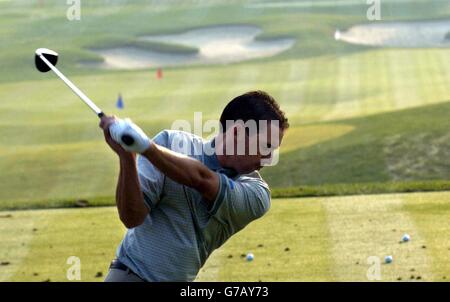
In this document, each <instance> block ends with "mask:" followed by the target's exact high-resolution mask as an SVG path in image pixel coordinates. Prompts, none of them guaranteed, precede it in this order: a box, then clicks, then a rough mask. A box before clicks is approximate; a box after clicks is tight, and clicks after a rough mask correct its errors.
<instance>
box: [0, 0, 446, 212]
mask: <svg viewBox="0 0 450 302" xmlns="http://www.w3.org/2000/svg"><path fill="white" fill-rule="evenodd" d="M365 2H366V1H363V0H361V3H360V4H358V3H357V2H355V1H352V2H351V3H344V2H342V3H341V4H342V5H335V3H334V2H333V1H295V2H293V3H291V4H289V5H288V4H286V3H285V4H284V6H283V5H281V6H280V5H270V3H266V4H264V5H249V4H248V3H246V2H245V1H171V3H172V4H174V5H172V6H171V5H166V4H164V2H158V3H157V4H154V5H146V2H144V1H133V3H129V2H123V1H119V2H118V5H107V6H105V5H101V4H95V3H91V2H89V3H88V4H83V10H82V19H81V21H80V22H69V21H68V20H67V19H66V17H65V13H64V12H65V9H66V8H67V5H65V4H64V3H59V2H56V1H53V2H52V1H45V3H46V4H45V5H44V6H42V7H40V6H39V5H37V4H30V3H29V2H27V1H14V2H12V1H11V2H0V17H1V18H0V25H1V26H0V28H1V29H0V31H1V33H2V36H3V37H4V39H6V40H7V41H8V42H9V43H6V44H7V45H6V44H5V43H3V44H2V45H0V61H1V62H2V72H1V73H0V98H1V99H2V102H1V103H0V124H1V127H0V170H1V171H2V173H1V174H0V208H1V209H17V208H29V207H33V208H36V207H39V208H42V207H49V206H52V207H58V206H64V205H67V204H68V202H67V201H68V200H76V199H88V200H89V201H90V202H91V203H92V204H101V205H112V204H111V202H109V200H111V197H112V196H113V195H114V185H115V181H116V174H117V166H118V165H117V162H116V159H115V156H114V155H113V154H111V151H110V150H108V148H107V146H106V145H105V144H104V142H103V137H102V133H101V132H100V131H99V129H98V128H97V120H96V119H95V117H93V116H92V115H91V113H90V112H88V109H87V108H85V106H84V105H83V104H81V103H80V101H79V100H78V99H77V97H76V96H74V95H72V93H71V92H70V91H68V90H67V88H66V87H64V85H63V84H62V83H61V82H60V81H59V80H58V79H56V78H55V76H54V75H52V74H46V75H42V74H39V73H38V72H36V71H35V70H34V67H33V66H32V57H33V52H34V50H35V49H36V48H38V47H44V46H45V47H50V48H53V49H56V50H57V51H58V52H59V53H60V56H61V58H60V59H61V62H60V65H59V66H60V68H61V70H63V71H64V73H65V74H66V75H68V76H69V77H70V78H71V79H72V80H73V81H74V82H75V83H76V84H77V85H78V86H79V87H80V88H81V89H82V90H83V91H84V92H86V94H88V95H89V96H90V97H91V98H92V99H93V100H94V101H95V102H96V104H98V105H99V107H101V108H102V109H103V110H104V111H105V112H107V113H114V114H117V115H119V116H121V117H130V118H132V119H133V120H134V121H136V122H137V123H138V124H139V125H140V126H141V127H142V128H143V129H144V130H145V131H146V132H147V133H148V135H149V136H154V135H155V134H157V133H158V132H159V131H161V130H162V129H165V128H170V127H171V125H172V123H173V122H174V120H176V119H180V120H187V121H189V122H192V121H193V118H194V112H201V113H202V118H203V122H205V121H207V120H209V119H218V118H219V114H220V112H221V110H222V109H223V107H224V105H225V104H226V103H227V102H228V101H229V100H230V99H231V98H233V97H234V96H236V95H238V94H241V93H243V92H245V91H248V90H253V89H263V90H266V91H268V92H269V93H270V94H272V95H273V96H274V97H275V98H276V99H277V100H278V101H279V102H280V104H281V107H282V108H283V110H284V111H285V112H286V114H287V116H288V118H289V121H290V123H291V125H292V127H291V129H290V130H289V131H288V133H287V135H286V138H285V140H284V143H283V146H282V148H281V157H280V163H279V165H277V166H275V167H273V168H271V169H267V170H266V169H265V170H263V171H262V173H263V176H264V178H265V179H266V180H267V181H268V183H269V184H270V185H271V186H272V187H273V188H275V187H276V188H284V187H292V186H305V185H312V186H321V185H333V184H355V183H362V184H364V183H368V182H377V183H389V182H392V181H395V182H399V183H402V182H408V181H428V182H429V184H428V188H433V186H434V182H435V181H447V182H448V179H449V177H450V172H449V171H450V169H449V167H450V162H449V158H450V157H449V156H448V150H450V148H449V147H450V146H449V141H450V140H449V139H448V127H449V126H450V125H449V123H450V122H449V119H448V116H447V114H446V112H448V109H449V104H450V103H449V101H450V100H449V97H450V86H449V85H448V83H449V82H450V56H449V55H448V48H446V47H442V48H410V49H401V48H399V49H397V48H380V47H365V46H360V45H352V44H348V43H345V42H342V41H336V40H335V39H334V32H335V30H336V29H337V28H339V29H345V28H349V27H351V26H353V25H356V24H360V23H365V22H366V21H367V20H366V19H365V16H366V9H367V5H366V3H365ZM175 3H176V5H175ZM382 9H383V10H384V11H386V12H389V14H387V15H386V16H384V21H390V20H409V21H413V20H435V19H436V20H448V19H449V15H450V8H449V6H448V2H447V1H444V0H443V1H440V0H438V1H432V2H429V1H411V2H408V3H407V4H406V3H405V2H404V1H403V2H402V3H399V4H396V2H395V1H387V2H383V7H382ZM134 20H148V21H145V22H134ZM173 20H176V22H174V21H173ZM324 20H326V22H324ZM293 24H295V26H292V25H293ZM221 25H246V26H251V28H258V32H259V34H258V35H257V36H256V38H255V39H256V40H255V41H257V42H259V43H263V42H264V43H266V42H267V41H277V39H293V41H295V43H294V44H293V45H292V47H290V48H289V49H287V50H285V51H283V52H281V53H279V54H277V55H275V56H272V57H267V58H256V59H253V60H247V61H242V62H239V63H235V64H227V65H224V64H210V65H192V66H190V65H187V66H179V67H168V68H165V69H164V78H163V79H162V80H157V79H156V76H155V68H145V69H131V70H129V69H127V70H115V69H102V68H94V67H86V66H85V65H83V64H82V63H83V62H84V63H89V62H90V63H92V64H95V63H101V60H102V57H101V56H100V55H99V54H97V52H96V51H98V50H99V49H103V50H105V49H109V48H111V49H113V48H120V47H125V46H129V47H141V48H142V49H144V50H145V49H152V50H159V51H161V50H163V51H167V52H168V53H172V54H173V53H175V54H180V53H181V54H182V53H192V52H193V51H195V49H192V48H189V47H185V46H177V45H173V46H171V47H169V46H167V44H157V43H156V42H151V43H150V42H148V41H141V40H139V38H140V37H143V36H152V35H153V36H154V35H156V36H157V35H161V34H167V35H169V34H181V33H184V32H186V30H189V29H196V28H207V27H211V28H215V27H214V26H221ZM85 33H89V34H85ZM290 41H291V40H290ZM88 66H90V65H88ZM92 66H94V65H92ZM119 93H121V94H122V96H123V99H124V104H125V108H124V109H123V110H118V109H117V108H116V107H115V101H116V99H117V96H118V94H119ZM191 130H193V126H192V129H191ZM208 134H209V133H203V135H204V136H207V135H208ZM429 146H432V147H431V148H428V147H429ZM368 159H370V160H368ZM415 159H418V160H417V161H415ZM404 187H406V189H408V184H406V185H404ZM23 188H26V190H23ZM409 189H410V190H411V188H409ZM421 189H425V187H424V186H416V187H415V189H414V190H421ZM434 189H435V190H439V189H440V188H439V186H437V185H436V186H434ZM369 192H370V190H369V191H367V192H366V193H369ZM363 193H364V192H363ZM103 197H106V198H104V199H102V201H101V202H98V199H99V198H103ZM49 201H51V202H49Z"/></svg>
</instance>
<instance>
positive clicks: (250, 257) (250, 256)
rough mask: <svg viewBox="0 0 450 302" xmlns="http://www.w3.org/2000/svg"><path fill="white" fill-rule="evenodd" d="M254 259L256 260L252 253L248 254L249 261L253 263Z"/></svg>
mask: <svg viewBox="0 0 450 302" xmlns="http://www.w3.org/2000/svg"><path fill="white" fill-rule="evenodd" d="M254 258H255V256H254V255H253V254H252V253H248V254H247V257H246V259H247V261H253V259H254Z"/></svg>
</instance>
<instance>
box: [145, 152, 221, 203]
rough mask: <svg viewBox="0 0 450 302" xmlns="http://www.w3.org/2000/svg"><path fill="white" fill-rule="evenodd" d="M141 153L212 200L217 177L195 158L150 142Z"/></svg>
mask: <svg viewBox="0 0 450 302" xmlns="http://www.w3.org/2000/svg"><path fill="white" fill-rule="evenodd" d="M142 155H143V156H144V157H145V158H147V159H148V160H149V161H150V162H151V163H152V164H153V165H154V166H155V167H157V168H158V169H159V170H160V171H161V172H162V173H163V174H165V175H167V176H168V177H169V178H171V179H172V180H174V181H176V182H178V183H180V184H182V185H186V186H188V187H191V188H194V189H196V190H198V191H199V192H200V193H201V194H202V195H203V196H204V197H205V198H206V199H207V200H209V201H211V200H214V198H215V196H216V194H217V191H218V190H219V179H218V178H219V177H218V176H217V174H216V173H214V172H212V171H211V170H209V169H208V167H206V166H205V165H204V164H202V163H201V162H199V161H198V160H196V159H193V158H190V157H188V156H184V155H182V154H178V153H176V152H173V151H171V150H169V149H167V148H164V147H161V146H159V145H157V144H152V145H151V146H150V148H148V149H147V150H146V151H145V152H144V153H142Z"/></svg>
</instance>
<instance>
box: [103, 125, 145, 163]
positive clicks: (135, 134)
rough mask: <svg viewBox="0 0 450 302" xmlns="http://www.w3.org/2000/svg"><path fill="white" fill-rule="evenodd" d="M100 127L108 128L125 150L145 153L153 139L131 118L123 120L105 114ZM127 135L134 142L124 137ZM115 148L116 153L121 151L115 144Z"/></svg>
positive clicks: (113, 137) (110, 134)
mask: <svg viewBox="0 0 450 302" xmlns="http://www.w3.org/2000/svg"><path fill="white" fill-rule="evenodd" d="M100 128H102V129H103V130H104V131H106V129H107V130H108V132H109V136H110V137H111V139H112V140H113V141H115V142H116V143H118V144H119V145H120V146H121V147H122V149H124V150H125V151H128V152H134V153H144V151H145V150H147V149H148V148H149V147H150V145H151V141H150V139H149V138H148V137H147V135H146V134H145V133H144V131H142V129H141V128H139V127H138V126H137V125H136V124H134V123H133V122H132V121H131V120H130V119H124V120H122V119H117V118H116V117H115V116H105V117H102V120H101V121H100ZM125 137H128V138H131V141H132V143H131V144H130V142H128V141H126V140H125V139H124V138H125ZM110 146H111V145H110ZM111 148H113V146H111ZM113 150H114V151H116V153H117V151H119V150H117V148H116V147H115V146H114V148H113ZM119 155H120V154H119Z"/></svg>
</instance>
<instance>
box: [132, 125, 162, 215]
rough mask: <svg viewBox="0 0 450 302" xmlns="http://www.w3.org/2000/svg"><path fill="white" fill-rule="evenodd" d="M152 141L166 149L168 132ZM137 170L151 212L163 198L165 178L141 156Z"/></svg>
mask: <svg viewBox="0 0 450 302" xmlns="http://www.w3.org/2000/svg"><path fill="white" fill-rule="evenodd" d="M152 141H153V143H156V144H158V145H160V146H163V147H166V146H167V145H168V144H169V136H168V132H167V131H165V130H164V131H161V132H160V133H158V134H157V135H156V136H155V137H154V138H153V139H152ZM137 169H138V177H139V183H140V186H141V190H142V193H143V195H144V200H145V203H146V205H147V207H149V208H150V210H151V209H153V208H154V207H156V206H157V204H158V202H159V200H160V198H161V194H162V191H163V187H164V178H165V176H164V174H163V173H161V171H159V170H158V168H156V167H155V166H154V165H153V164H152V163H151V162H150V161H149V160H148V159H146V158H145V157H144V156H141V155H139V156H138V161H137Z"/></svg>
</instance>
